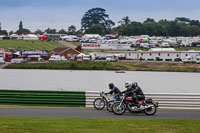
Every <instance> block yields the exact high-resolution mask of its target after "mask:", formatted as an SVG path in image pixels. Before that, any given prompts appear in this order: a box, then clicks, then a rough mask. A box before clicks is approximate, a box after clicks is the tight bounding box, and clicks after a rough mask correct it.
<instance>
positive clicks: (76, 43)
mask: <svg viewBox="0 0 200 133" xmlns="http://www.w3.org/2000/svg"><path fill="white" fill-rule="evenodd" d="M70 43H71V44H73V45H75V46H79V45H81V43H82V42H70Z"/></svg>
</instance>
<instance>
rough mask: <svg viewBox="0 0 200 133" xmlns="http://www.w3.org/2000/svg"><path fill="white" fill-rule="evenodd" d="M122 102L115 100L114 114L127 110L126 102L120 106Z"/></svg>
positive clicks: (120, 113)
mask: <svg viewBox="0 0 200 133" xmlns="http://www.w3.org/2000/svg"><path fill="white" fill-rule="evenodd" d="M120 104H121V102H115V103H114V104H113V105H112V110H113V112H114V114H116V115H122V114H124V112H125V111H126V106H125V105H124V104H121V106H120Z"/></svg>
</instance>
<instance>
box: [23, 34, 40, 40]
mask: <svg viewBox="0 0 200 133" xmlns="http://www.w3.org/2000/svg"><path fill="white" fill-rule="evenodd" d="M23 38H24V40H38V36H37V35H35V34H28V35H25V36H24V37H23Z"/></svg>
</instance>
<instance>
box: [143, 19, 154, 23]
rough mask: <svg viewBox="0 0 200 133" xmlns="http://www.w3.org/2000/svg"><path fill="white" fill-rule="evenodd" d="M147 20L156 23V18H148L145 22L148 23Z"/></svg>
mask: <svg viewBox="0 0 200 133" xmlns="http://www.w3.org/2000/svg"><path fill="white" fill-rule="evenodd" d="M147 22H152V23H155V20H154V19H152V18H147V19H146V20H145V21H144V23H147Z"/></svg>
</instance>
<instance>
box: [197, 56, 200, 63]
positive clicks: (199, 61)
mask: <svg viewBox="0 0 200 133" xmlns="http://www.w3.org/2000/svg"><path fill="white" fill-rule="evenodd" d="M196 63H197V64H200V56H197V57H196Z"/></svg>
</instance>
